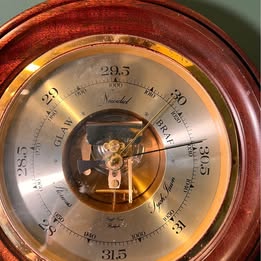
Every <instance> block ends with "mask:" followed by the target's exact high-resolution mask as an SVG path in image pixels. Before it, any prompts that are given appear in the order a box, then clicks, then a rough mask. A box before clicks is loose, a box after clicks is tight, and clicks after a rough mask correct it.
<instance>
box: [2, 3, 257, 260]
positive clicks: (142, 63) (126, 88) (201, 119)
mask: <svg viewBox="0 0 261 261" xmlns="http://www.w3.org/2000/svg"><path fill="white" fill-rule="evenodd" d="M83 2H84V1H80V2H79V1H77V3H74V1H72V3H71V4H70V1H68V6H67V4H66V3H65V6H66V7H64V9H61V10H62V11H61V10H60V9H59V5H62V4H61V3H59V2H56V3H57V6H58V7H57V8H58V9H57V10H56V9H55V8H56V7H55V6H54V5H53V4H52V3H48V4H47V5H46V6H45V5H43V6H42V8H43V9H42V11H41V10H40V9H41V8H40V9H39V10H38V9H37V8H36V9H35V12H36V13H38V12H39V14H40V16H41V12H45V11H46V10H47V11H46V12H47V13H48V14H50V19H49V20H48V24H49V22H50V24H52V25H48V26H50V28H51V29H52V30H49V31H48V30H46V28H47V27H48V26H47V25H46V24H41V23H37V24H38V25H39V31H40V32H41V33H42V35H44V36H46V37H45V38H44V39H43V43H39V49H37V48H36V49H35V47H33V49H32V54H31V56H30V57H27V58H24V59H22V58H21V60H20V61H21V63H20V64H19V62H17V61H16V60H15V58H14V60H12V59H10V64H9V63H7V65H4V66H3V68H5V69H6V72H3V74H2V75H4V77H3V79H4V82H3V86H4V89H2V90H1V93H3V94H2V97H1V98H0V102H1V106H0V166H1V168H0V199H1V208H0V217H1V218H0V226H1V228H2V230H3V232H4V235H5V236H4V235H3V237H2V238H3V240H4V242H5V243H6V244H7V245H8V246H9V248H10V250H11V252H13V253H14V254H15V255H17V256H18V258H19V259H24V260H26V259H29V260H50V261H51V260H52V261H60V260H75V261H88V260H89V261H93V260H97V261H103V260H126V261H127V260H128V261H134V260H135V261H143V260H145V259H147V260H151V261H154V260H166V261H167V260H168V261H170V260H171V261H172V260H178V259H181V260H188V259H191V258H196V259H197V258H199V259H201V260H202V259H205V258H208V257H209V258H210V259H211V258H212V257H213V258H214V259H213V260H218V259H215V258H220V259H222V258H223V257H224V256H225V257H227V258H228V259H229V258H231V260H232V259H233V258H234V259H235V256H236V255H237V254H238V253H239V252H237V251H234V250H233V251H232V252H231V253H228V255H226V251H227V250H226V249H227V243H226V242H228V241H229V242H231V244H233V246H235V248H234V247H233V249H237V248H238V249H239V248H240V249H242V253H243V254H244V255H245V256H246V255H250V252H252V251H253V247H254V246H255V242H256V241H255V240H256V236H254V235H255V231H256V229H257V228H258V226H257V225H256V224H257V223H258V222H257V220H258V214H257V213H258V206H257V204H256V203H255V202H256V201H255V199H256V196H257V195H258V191H259V187H258V186H257V185H256V184H255V182H254V181H256V177H257V173H258V169H259V167H260V166H259V164H258V160H260V159H259V158H258V155H259V151H258V150H257V148H256V143H255V142H254V141H256V140H255V139H256V133H257V129H258V128H256V126H257V125H258V124H257V122H258V120H257V117H256V116H257V114H258V113H257V112H258V110H260V107H259V105H258V104H257V103H256V100H255V99H254V98H253V97H255V95H256V93H257V92H256V90H255V91H250V90H251V89H250V88H249V89H248V92H247V94H248V96H245V95H243V94H242V93H243V92H241V91H240V90H241V89H242V88H243V87H242V86H245V87H244V88H247V87H246V86H249V85H250V83H251V84H252V83H253V82H255V81H256V80H255V79H254V80H252V78H251V77H253V74H247V73H246V74H244V76H243V77H241V76H239V75H238V76H237V77H238V78H236V77H235V75H237V74H238V72H239V71H240V70H243V68H244V67H242V68H241V67H240V66H242V65H240V64H241V60H240V62H238V60H236V58H235V57H234V56H232V54H231V52H232V51H231V49H230V48H228V47H225V45H224V43H223V42H221V41H220V40H217V39H216V38H215V37H216V36H212V38H211V37H210V36H209V37H207V32H206V28H207V27H206V28H204V29H202V28H201V25H200V26H198V27H197V28H198V29H197V30H196V31H197V33H193V34H191V38H190V40H191V41H189V40H186V43H187V44H183V45H182V44H181V41H183V40H184V39H187V38H186V37H187V31H186V30H188V31H189V30H194V29H192V28H193V26H189V22H188V21H189V20H186V21H187V22H184V20H182V19H181V20H179V19H180V18H179V16H169V11H170V9H167V11H166V10H165V9H164V8H163V7H159V6H157V7H155V6H154V5H153V7H152V6H150V8H148V6H147V5H149V4H145V3H143V5H137V3H136V2H135V4H133V5H130V4H126V5H124V6H122V4H120V3H115V6H113V7H109V5H108V4H104V6H103V5H102V6H101V7H100V6H99V5H97V3H96V2H95V1H90V2H89V3H88V5H83ZM95 3H96V4H95ZM54 4H55V2H54ZM116 6H117V7H118V8H120V9H121V8H122V9H121V11H119V10H120V9H117V8H116ZM170 6H172V5H170ZM173 6H175V5H173ZM49 7H50V8H51V9H50V10H52V8H54V9H55V11H53V12H51V11H50V10H49V9H48V8H49ZM45 8H46V9H45ZM66 8H67V9H66ZM100 8H101V9H100ZM102 8H104V10H103V9H102ZM135 8H136V9H135ZM142 8H145V9H144V10H147V11H146V12H145V11H144V10H143V9H142ZM161 8H163V9H164V10H165V11H164V12H162V14H164V15H163V16H162V17H161V16H157V15H155V13H161V12H160V11H161ZM179 8H180V10H182V11H181V12H182V13H183V15H184V16H186V11H185V10H183V9H182V8H181V7H179ZM64 10H68V12H72V14H70V15H68V17H70V18H71V20H68V21H69V22H68V23H69V24H74V22H73V21H75V22H77V24H78V27H77V30H76V29H75V28H76V27H74V26H72V25H70V26H69V27H68V28H67V27H66V26H67V25H66V23H64V21H65V20H63V24H62V26H61V27H60V28H62V29H61V30H60V31H59V30H58V31H59V32H58V31H55V30H56V29H57V28H58V27H59V25H60V24H59V23H60V21H61V20H59V19H60V18H59V14H62V15H63V14H64ZM108 10H109V11H108ZM123 10H124V11H123ZM137 10H139V12H141V13H142V14H144V16H148V17H147V19H148V21H154V26H153V27H151V30H149V29H148V28H147V29H146V28H145V29H142V28H138V27H136V26H135V25H134V24H133V23H137V21H138V20H137V19H129V18H126V17H125V16H124V15H123V13H128V14H132V15H133V17H134V18H135V17H136V16H137V17H139V18H140V19H142V18H141V17H142V16H140V13H139V12H137ZM140 10H142V11H140ZM148 10H150V11H148ZM177 10H178V8H177ZM122 12H123V13H122ZM173 12H174V11H173ZM65 13H66V12H65ZM87 13H88V15H89V16H88V17H89V18H90V21H91V24H92V25H91V26H90V27H88V26H87V24H86V22H84V21H85V18H83V16H82V15H83V14H84V15H87ZM51 14H52V15H53V16H52V15H51ZM75 14H77V15H78V14H79V20H77V19H76V16H75ZM97 14H103V15H104V17H107V16H108V17H109V16H111V17H113V18H115V20H112V19H109V18H108V17H107V18H108V19H107V18H106V19H107V20H106V19H105V18H104V19H105V20H106V21H107V23H106V25H107V26H108V27H104V23H105V21H102V20H100V19H99V16H98V15H97ZM117 14H121V15H122V16H121V15H119V17H118V16H117ZM56 15H57V16H56ZM106 15H107V16H106ZM65 16H66V15H65ZM46 17H47V16H43V17H41V18H39V21H46ZM122 17H125V18H124V19H127V20H124V19H123V18H122ZM137 17H136V18H137ZM155 17H158V20H157V21H158V22H162V23H155V21H156V20H155ZM170 17H174V18H170ZM20 19H21V21H22V20H23V17H21V18H20ZM32 19H33V20H34V18H32ZM52 19H54V21H53V20H52ZM75 19H76V20H75ZM82 19H83V20H84V21H82ZM121 19H123V20H121ZM171 19H177V20H175V22H174V20H173V21H172V20H171ZM118 20H119V21H118ZM113 21H115V22H113ZM117 21H118V24H117ZM124 21H125V22H124ZM171 21H172V22H171ZM202 21H204V22H206V21H205V20H202ZM31 23H32V24H33V25H34V24H35V21H31ZM168 23H170V24H171V25H173V26H175V28H176V29H175V30H174V29H173V32H174V31H175V35H176V36H178V35H179V36H180V38H179V39H178V38H175V37H174V36H171V37H170V38H165V37H164V35H165V34H164V31H162V28H161V29H160V30H159V28H158V25H159V24H161V25H162V26H163V25H167V24H168ZM180 23H181V25H182V26H184V30H183V31H182V30H181V31H180V34H179V33H178V30H179V28H180V27H179V24H180ZM193 23H194V21H193ZM207 23H208V22H206V24H207ZM116 24H117V25H116ZM151 24H153V23H148V24H147V26H150V25H151ZM10 26H12V24H10ZM85 26H87V27H85ZM7 27H8V25H7ZM29 27H30V24H28V26H25V27H23V30H24V28H25V30H28V32H29V31H30V32H31V34H25V36H24V38H23V37H20V38H21V39H22V38H23V41H24V43H25V44H26V42H29V41H28V40H26V39H27V37H28V39H31V40H33V39H34V40H35V39H36V37H35V35H36V34H37V33H38V32H36V31H33V30H30V29H28V28H29ZM56 27H57V28H56ZM48 28H49V27H48ZM86 28H87V29H86ZM166 28H171V27H170V26H166ZM173 28H174V27H173ZM188 28H189V29H188ZM23 30H20V31H19V32H23ZM74 30H76V31H74ZM86 30H87V31H86ZM153 30H154V31H153ZM171 30H172V29H171ZM54 32H56V33H57V34H58V35H59V36H58V37H57V39H55V37H56V33H54ZM68 32H70V33H68ZM144 32H147V33H144ZM161 34H162V35H161ZM7 35H8V34H7ZM199 35H201V37H202V41H199V40H198V39H200V38H199V37H198V36H199ZM203 36H204V37H203ZM205 36H206V37H205ZM52 37H54V38H52ZM11 38H12V37H11ZM5 39H6V38H4V40H3V42H4V45H5V44H6V45H8V44H9V46H10V47H9V48H6V56H7V55H8V54H10V55H11V51H12V48H13V45H12V44H11V43H12V41H13V39H15V38H12V39H11V40H9V41H6V40H5ZM166 39H167V40H166ZM211 39H212V40H211ZM214 39H215V40H217V41H215V40H214ZM209 40H211V41H210V42H208V44H206V41H209ZM5 41H6V42H5ZM175 41H177V42H175ZM192 41H195V43H196V44H195V46H196V49H197V48H198V49H197V51H196V49H195V50H194V51H193V52H192V51H191V50H190V49H191V48H194V45H191V42H192ZM224 42H225V40H224ZM0 43H1V42H0ZM48 43H49V44H50V46H49V45H48ZM183 43H184V42H183ZM204 43H205V44H204ZM218 43H219V44H220V48H219V47H218ZM18 45H20V42H19V43H18ZM201 45H202V46H205V47H206V50H207V51H208V52H209V53H210V52H212V53H214V52H213V51H214V50H215V48H218V50H221V49H222V52H221V53H222V54H220V53H218V52H217V53H214V54H215V56H216V59H220V57H221V56H222V55H223V53H229V54H230V55H231V57H230V58H227V60H224V61H225V62H226V66H227V67H226V68H228V70H226V71H224V70H223V69H222V68H221V67H215V66H216V64H215V63H214V61H212V60H211V59H209V60H206V59H204V57H205V56H206V54H205V52H204V51H203V49H202V48H203V47H202V46H201ZM48 46H49V47H48ZM189 46H191V48H190V47H189ZM209 46H210V47H209ZM20 47H21V48H23V47H22V46H20ZM226 48H228V50H227V49H226ZM176 49H178V50H176ZM37 50H38V51H39V54H38V51H37ZM184 50H186V51H184ZM198 50H201V51H200V52H199V51H198ZM233 51H234V52H235V53H236V48H235V49H234V50H233ZM197 53H198V58H197V55H196V54H197ZM1 55H2V56H4V55H5V54H3V53H1V52H0V58H1ZM25 57H26V55H25ZM222 57H223V56H222ZM242 59H243V58H242ZM3 61H5V60H4V59H3ZM11 61H13V62H11ZM195 61H196V62H195ZM203 61H204V62H203ZM234 63H235V64H237V65H238V67H236V66H235V65H234ZM4 64H6V63H4ZM213 64H215V66H214V67H215V68H216V70H215V71H213V67H212V66H213ZM208 65H209V67H208ZM245 66H246V65H245ZM235 68H239V69H235ZM12 70H13V71H12ZM245 70H246V71H245V72H248V70H250V69H249V68H248V69H245ZM221 71H224V73H221ZM227 72H230V74H229V75H228V74H227ZM9 74H10V75H11V76H9ZM249 75H251V77H250V76H249ZM221 76H222V77H221ZM223 76H224V78H223ZM250 78H251V79H250ZM253 78H254V77H253ZM235 79H237V80H235ZM243 82H244V83H245V85H243V84H242V83H243ZM221 83H222V84H221ZM224 83H226V84H227V86H226V85H224ZM232 83H233V84H237V86H238V88H236V89H235V90H233V89H231V88H230V87H231V84H232ZM240 88H241V89H240ZM235 94H238V95H239V96H238V100H237V101H238V104H236V103H235V97H234V96H235ZM243 101H245V102H243ZM245 105H247V106H246V108H248V109H249V111H251V112H252V114H251V117H250V116H249V115H248V114H247V113H246V108H245ZM246 123H247V124H246ZM250 126H255V128H250ZM249 134H251V135H250V136H249V137H251V138H250V142H246V138H245V137H246V136H247V135H249ZM250 158H251V159H253V160H254V162H255V163H254V164H249V162H248V161H247V159H250ZM251 189H252V190H251ZM246 194H247V195H248V198H247V197H246ZM246 206H247V207H246ZM242 213H247V214H246V215H243V216H242ZM251 216H252V218H251ZM239 219H240V220H239ZM239 223H240V224H241V223H242V224H243V223H244V224H246V226H245V227H244V229H241V230H239V232H236V233H237V234H238V237H237V238H240V239H241V241H240V242H237V240H235V239H234V240H232V238H231V237H232V236H230V234H231V233H232V232H233V231H237V229H236V227H237V226H238V224H239ZM249 227H253V229H252V230H251V229H248V228H249ZM241 231H242V232H241ZM249 233H250V234H249ZM233 235H235V234H233ZM248 236H249V238H252V239H251V240H250V241H251V242H252V243H251V242H250V241H249V242H250V243H251V244H250V243H249V244H246V245H243V243H242V242H243V241H242V239H243V238H246V237H248ZM231 240H232V241H231ZM240 251H241V250H240ZM224 253H225V254H224ZM242 256H243V255H242ZM6 260H9V259H8V258H7V259H6Z"/></svg>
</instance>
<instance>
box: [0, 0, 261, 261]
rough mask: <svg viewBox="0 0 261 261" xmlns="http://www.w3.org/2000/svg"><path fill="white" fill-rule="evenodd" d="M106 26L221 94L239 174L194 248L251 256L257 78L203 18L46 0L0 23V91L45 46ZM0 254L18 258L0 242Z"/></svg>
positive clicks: (161, 7) (158, 6)
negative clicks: (173, 56)
mask: <svg viewBox="0 0 261 261" xmlns="http://www.w3.org/2000/svg"><path fill="white" fill-rule="evenodd" d="M105 33H110V34H112V33H119V34H131V35H136V36H141V37H145V38H149V39H152V40H154V41H158V42H161V43H163V44H165V45H168V46H169V47H171V48H173V49H175V50H176V51H177V52H179V53H181V54H182V55H184V56H186V57H187V58H189V59H190V60H192V61H193V62H194V63H195V64H196V65H198V66H199V67H200V68H201V69H202V70H203V71H204V72H205V74H206V75H207V76H208V77H209V79H210V80H211V81H212V82H213V83H214V84H215V85H216V87H217V88H218V89H219V91H220V93H221V94H222V95H223V97H224V98H225V100H226V102H227V103H228V105H229V106H230V108H231V112H232V114H233V117H234V120H235V124H236V127H237V131H238V136H239V150H240V157H241V158H240V163H241V164H240V169H239V177H240V178H239V180H238V184H237V191H236V193H235V199H234V202H233V207H232V208H231V209H230V214H229V216H228V218H227V220H226V223H225V225H224V226H222V228H221V231H220V233H219V236H218V237H216V238H215V240H214V242H213V244H212V247H210V248H208V249H203V250H202V252H201V253H199V255H200V258H201V260H202V259H204V258H206V259H207V260H212V261H213V260H217V261H219V260H247V259H248V258H250V259H254V258H255V257H256V255H257V254H258V252H259V247H258V244H259V240H260V204H259V200H260V186H259V185H260V165H261V164H260V158H261V155H260V148H259V147H260V102H259V97H260V90H259V84H260V79H259V76H258V74H257V71H256V70H255V68H254V67H253V66H252V65H251V64H250V62H249V61H248V59H247V58H246V57H245V55H244V54H243V53H242V52H241V51H240V49H239V47H238V46H237V45H236V44H235V43H234V42H233V41H232V40H231V39H230V38H229V37H228V36H227V35H226V34H225V33H223V32H222V31H221V30H220V29H218V28H217V27H216V26H215V25H213V24H212V23H211V22H209V21H208V20H207V19H205V18H203V17H202V16H200V15H199V14H197V13H195V12H193V11H192V10H189V9H187V8H185V7H183V6H181V5H178V4H176V3H174V2H173V1H164V0H151V1H149V0H148V1H132V0H128V1H118V0H111V1H108V0H107V1H93V0H91V1H76V0H51V1H48V2H46V3H43V4H40V5H38V6H36V7H34V8H32V9H30V10H28V11H26V12H24V13H23V14H21V15H19V16H17V17H16V18H14V19H13V20H11V21H10V22H9V23H7V24H5V25H4V26H3V27H2V28H1V29H0V86H1V87H0V96H1V95H2V94H3V92H4V90H5V89H6V88H7V87H8V85H9V84H10V83H11V82H12V80H13V79H14V78H15V76H16V75H17V74H19V72H20V71H21V70H22V69H23V68H24V67H25V66H26V65H27V64H29V63H30V62H32V61H33V60H34V59H35V58H37V57H39V56H40V55H41V54H43V53H45V52H46V51H48V50H49V49H51V48H53V47H56V46H58V45H59V44H62V43H64V42H67V41H70V40H73V39H77V38H79V37H83V36H87V35H94V34H105ZM2 237H4V236H3V235H2ZM4 242H5V244H8V240H6V239H4ZM11 249H12V250H11V251H12V252H13V253H15V254H16V251H15V250H14V248H13V247H11ZM0 257H1V258H2V260H16V259H15V258H14V257H13V256H12V254H10V252H9V251H8V250H7V248H5V247H4V245H3V243H0ZM1 258H0V260H1ZM21 258H22V257H19V260H20V259H21Z"/></svg>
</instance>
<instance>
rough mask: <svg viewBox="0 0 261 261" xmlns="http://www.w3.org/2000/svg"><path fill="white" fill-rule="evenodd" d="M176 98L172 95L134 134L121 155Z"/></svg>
mask: <svg viewBox="0 0 261 261" xmlns="http://www.w3.org/2000/svg"><path fill="white" fill-rule="evenodd" d="M175 98H176V97H175V96H173V97H171V98H170V100H169V101H168V102H167V103H166V104H165V105H164V106H163V107H162V108H161V109H160V110H159V111H158V112H157V113H156V114H155V115H154V116H153V117H152V118H151V119H150V120H149V121H148V122H147V124H146V125H145V126H144V127H143V128H142V129H141V130H140V131H139V132H138V133H137V134H136V135H135V136H134V138H133V139H131V141H130V142H129V143H128V144H127V145H126V147H125V148H124V149H123V150H122V151H121V155H122V154H123V153H124V152H125V151H126V150H127V149H128V148H129V147H130V146H131V145H132V144H133V142H135V140H136V139H137V138H138V137H139V136H140V135H141V133H142V132H144V131H145V130H146V129H147V128H148V126H149V125H150V124H151V123H152V122H153V121H154V120H155V119H156V118H157V117H158V116H159V115H160V114H161V113H162V112H163V111H164V110H165V109H166V108H167V107H168V106H169V105H170V103H171V102H172V100H174V99H175Z"/></svg>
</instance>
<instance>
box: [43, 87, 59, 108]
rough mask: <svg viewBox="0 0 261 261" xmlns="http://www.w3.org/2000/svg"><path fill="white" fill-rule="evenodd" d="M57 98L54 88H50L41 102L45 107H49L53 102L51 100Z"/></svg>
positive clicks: (56, 91)
mask: <svg viewBox="0 0 261 261" xmlns="http://www.w3.org/2000/svg"><path fill="white" fill-rule="evenodd" d="M57 96H58V90H57V89H56V88H52V89H50V90H49V91H48V93H46V94H45V95H43V96H42V101H43V102H44V103H45V104H46V105H49V104H50V103H51V102H52V101H53V99H55V98H56V97H57Z"/></svg>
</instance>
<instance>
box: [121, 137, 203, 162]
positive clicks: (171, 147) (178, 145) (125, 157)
mask: <svg viewBox="0 0 261 261" xmlns="http://www.w3.org/2000/svg"><path fill="white" fill-rule="evenodd" d="M205 140H206V139H203V140H198V141H192V142H186V143H181V144H176V145H173V146H170V147H165V148H162V149H156V150H150V151H144V152H140V153H136V154H133V155H130V156H123V157H122V158H123V159H127V158H131V157H135V156H139V155H145V154H150V153H154V152H158V151H163V150H169V149H175V148H180V147H184V146H188V145H194V144H198V143H201V142H203V141H205Z"/></svg>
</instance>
